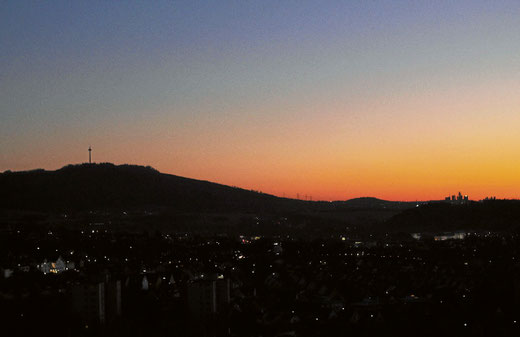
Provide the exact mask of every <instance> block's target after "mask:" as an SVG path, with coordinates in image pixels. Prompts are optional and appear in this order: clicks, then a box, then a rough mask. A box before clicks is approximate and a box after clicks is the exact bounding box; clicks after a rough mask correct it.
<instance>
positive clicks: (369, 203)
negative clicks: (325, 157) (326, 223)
mask: <svg viewBox="0 0 520 337" xmlns="http://www.w3.org/2000/svg"><path fill="white" fill-rule="evenodd" d="M333 203H334V204H335V205H336V207H339V208H360V209H389V210H405V209H409V208H413V207H416V206H417V205H421V204H424V203H425V202H424V201H419V202H411V201H388V200H382V199H378V198H373V197H362V198H355V199H350V200H346V201H334V202H333Z"/></svg>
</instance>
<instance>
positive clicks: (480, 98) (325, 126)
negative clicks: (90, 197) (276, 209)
mask: <svg viewBox="0 0 520 337" xmlns="http://www.w3.org/2000/svg"><path fill="white" fill-rule="evenodd" d="M89 145H91V146H92V149H93V151H92V157H93V160H94V161H95V162H112V163H116V164H123V163H129V164H138V165H150V166H153V167H154V168H156V169H158V170H160V171H161V172H165V173H170V174H175V175H180V176H185V177H190V178H196V179H202V180H209V181H213V182H218V183H222V184H226V185H232V186H239V187H242V188H246V189H254V190H259V191H262V192H265V193H270V194H275V195H279V196H286V197H292V198H295V197H296V196H297V194H299V196H300V198H305V196H307V197H308V198H310V196H312V199H313V200H345V199H350V198H355V197H362V196H373V197H379V198H383V199H389V200H428V199H442V198H444V197H445V196H447V195H450V194H455V193H458V192H459V191H461V192H462V193H463V194H468V195H469V197H470V199H474V200H478V199H481V198H484V197H486V196H491V195H493V196H497V197H498V198H520V2H519V1H517V0H515V1H483V0H472V1H465V0H459V1H442V0H439V1H404V0H403V1H375V0H374V1H362V0H359V1H356V0H352V1H305V0H297V1H290V0H287V1H279V0H278V1H270V0H262V1H248V0H237V1H222V0H221V1H211V0H206V1H196V0H187V1H174V0H170V1H152V2H147V1H70V0H68V1H59V0H55V1H23V0H16V1H2V2H0V172H2V171H5V170H12V171H18V170H30V169H35V168H44V169H49V170H51V169H58V168H60V167H62V166H65V165H67V164H71V163H81V162H86V161H88V151H87V149H88V147H89Z"/></svg>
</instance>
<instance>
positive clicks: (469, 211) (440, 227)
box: [385, 200, 520, 232]
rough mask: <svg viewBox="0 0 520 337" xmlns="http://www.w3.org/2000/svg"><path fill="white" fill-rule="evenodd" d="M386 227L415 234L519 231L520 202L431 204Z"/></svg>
mask: <svg viewBox="0 0 520 337" xmlns="http://www.w3.org/2000/svg"><path fill="white" fill-rule="evenodd" d="M385 228H386V229H387V230H395V231H414V232H438V231H453V230H494V231H500V230H510V229H518V228H520V200H489V201H481V202H470V203H469V204H465V205H452V204H449V203H444V202H438V203H430V204H427V205H423V206H421V207H416V208H411V209H408V210H405V211H403V212H401V213H399V214H397V215H395V216H393V217H392V218H390V219H389V220H388V221H387V222H386V226H385Z"/></svg>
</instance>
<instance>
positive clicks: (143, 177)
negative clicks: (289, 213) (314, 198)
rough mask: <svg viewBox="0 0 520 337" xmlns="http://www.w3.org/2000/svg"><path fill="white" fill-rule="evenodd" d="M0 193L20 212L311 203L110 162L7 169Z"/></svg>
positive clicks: (265, 207)
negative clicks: (59, 166) (57, 167)
mask: <svg viewBox="0 0 520 337" xmlns="http://www.w3.org/2000/svg"><path fill="white" fill-rule="evenodd" d="M0 190H1V191H2V193H1V196H0V205H1V206H0V208H4V209H22V210H46V211H49V210H56V211H58V210H68V209H72V210H88V209H109V208H129V207H134V208H144V207H168V208H170V209H176V210H183V211H233V210H241V211H263V210H281V209H298V208H301V207H307V206H308V204H309V203H306V202H305V201H301V200H293V199H285V198H278V197H275V196H272V195H268V194H264V193H259V192H255V191H248V190H244V189H241V188H235V187H230V186H225V185H221V184H216V183H211V182H207V181H201V180H195V179H189V178H183V177H179V176H175V175H170V174H163V173H160V172H158V171H157V170H155V169H153V168H151V167H144V166H136V165H114V164H110V163H103V164H80V165H68V166H65V167H63V168H61V169H59V170H56V171H45V170H41V169H38V170H32V171H23V172H9V171H7V172H4V173H2V174H0ZM306 204H307V206H305V205H306ZM318 204H320V203H314V205H318Z"/></svg>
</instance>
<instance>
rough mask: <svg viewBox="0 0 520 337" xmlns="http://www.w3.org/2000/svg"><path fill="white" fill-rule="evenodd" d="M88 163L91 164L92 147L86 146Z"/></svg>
mask: <svg viewBox="0 0 520 337" xmlns="http://www.w3.org/2000/svg"><path fill="white" fill-rule="evenodd" d="M88 163H89V164H92V148H91V147H90V145H89V146H88Z"/></svg>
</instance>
